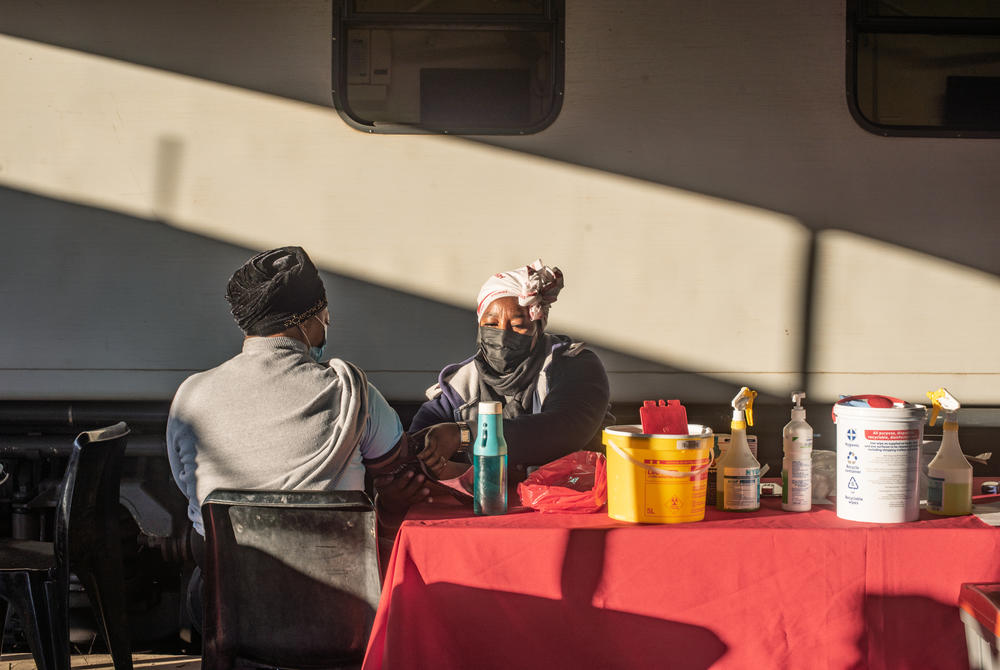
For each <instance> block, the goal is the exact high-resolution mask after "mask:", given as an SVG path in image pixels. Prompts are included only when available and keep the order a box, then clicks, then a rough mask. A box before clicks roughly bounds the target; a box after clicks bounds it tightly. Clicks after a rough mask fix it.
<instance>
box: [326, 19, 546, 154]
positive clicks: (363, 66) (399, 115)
mask: <svg viewBox="0 0 1000 670" xmlns="http://www.w3.org/2000/svg"><path fill="white" fill-rule="evenodd" d="M563 10H564V3H563V0H340V1H339V2H334V26H333V28H334V29H333V40H334V42H333V99H334V104H335V105H336V106H337V109H338V110H339V111H340V114H341V116H342V117H343V118H344V119H345V120H346V121H347V122H348V123H349V124H351V125H352V126H354V127H356V128H359V129H363V130H366V131H369V132H388V133H400V132H403V133H406V132H411V133H412V132H438V133H456V134H465V135H480V134H515V135H516V134H524V133H533V132H538V131H539V130H542V129H543V128H545V127H546V126H548V125H549V124H551V123H552V122H553V121H554V120H555V118H556V116H557V115H558V114H559V110H560V109H561V107H562V93H563V54H564V48H563V47H564V42H563V35H564V23H563V14H564V11H563Z"/></svg>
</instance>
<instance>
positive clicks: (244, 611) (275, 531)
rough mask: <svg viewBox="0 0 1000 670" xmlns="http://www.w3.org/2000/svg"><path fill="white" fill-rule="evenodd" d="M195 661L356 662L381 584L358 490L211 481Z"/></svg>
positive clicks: (210, 664) (208, 664)
mask: <svg viewBox="0 0 1000 670" xmlns="http://www.w3.org/2000/svg"><path fill="white" fill-rule="evenodd" d="M201 513H202V518H203V519H204V523H205V561H204V580H205V608H204V609H205V618H204V625H203V630H202V640H203V654H202V656H203V658H202V669H203V670H220V669H228V668H233V667H234V666H235V665H236V664H237V663H238V662H249V663H251V664H257V665H264V666H271V667H282V668H350V667H360V665H361V662H362V660H364V654H365V647H366V646H367V643H368V637H369V635H370V634H371V629H372V623H373V622H374V619H375V609H376V608H377V607H378V599H379V594H380V591H381V583H380V580H379V571H378V554H377V546H376V542H375V508H374V507H373V505H372V503H371V500H369V498H368V496H367V495H365V494H364V493H363V492H362V491H294V492H293V491H231V490H217V491H213V492H212V493H211V494H210V495H209V496H208V498H206V500H205V502H204V504H203V505H202V508H201Z"/></svg>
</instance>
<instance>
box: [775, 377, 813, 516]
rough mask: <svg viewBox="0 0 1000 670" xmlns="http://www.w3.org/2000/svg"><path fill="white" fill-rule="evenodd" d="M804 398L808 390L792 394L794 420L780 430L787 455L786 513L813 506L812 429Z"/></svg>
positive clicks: (783, 482)
mask: <svg viewBox="0 0 1000 670" xmlns="http://www.w3.org/2000/svg"><path fill="white" fill-rule="evenodd" d="M805 397H806V393H805V391H799V392H798V393H793V394H792V402H794V403H795V407H793V408H792V420H791V421H789V422H788V423H786V424H785V427H784V429H783V430H782V431H781V442H782V447H783V451H784V456H785V457H784V459H782V461H781V509H783V510H785V511H786V512H808V511H809V510H810V509H812V446H813V429H812V426H810V425H809V424H808V423H806V410H805V408H804V407H803V406H802V399H803V398H805Z"/></svg>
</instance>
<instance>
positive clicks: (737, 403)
mask: <svg viewBox="0 0 1000 670" xmlns="http://www.w3.org/2000/svg"><path fill="white" fill-rule="evenodd" d="M756 397H757V392H756V391H754V390H752V389H750V388H748V387H746V386H744V387H743V388H741V389H740V392H739V393H737V394H736V397H735V398H733V402H732V405H733V421H740V420H742V417H741V416H739V415H740V413H745V414H746V418H747V419H746V420H747V425H750V426H752V425H753V401H754V398H756Z"/></svg>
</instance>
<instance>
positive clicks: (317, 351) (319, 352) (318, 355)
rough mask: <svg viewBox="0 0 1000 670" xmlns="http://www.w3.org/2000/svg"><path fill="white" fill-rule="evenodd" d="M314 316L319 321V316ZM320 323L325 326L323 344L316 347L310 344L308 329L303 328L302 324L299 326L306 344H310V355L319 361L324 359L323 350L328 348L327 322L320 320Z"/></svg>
mask: <svg viewBox="0 0 1000 670" xmlns="http://www.w3.org/2000/svg"><path fill="white" fill-rule="evenodd" d="M312 318H314V319H316V320H317V321H319V317H318V316H315V315H314V316H313V317H312ZM319 323H320V325H321V326H323V344H321V345H320V346H318V347H314V346H312V345H311V344H309V336H308V335H306V331H305V330H304V329H303V328H302V326H299V332H300V333H302V337H304V338H305V339H306V344H307V345H309V357H310V358H312V359H313V360H314V361H316V362H317V363H319V362H320V360H322V358H323V352H324V351H325V350H326V335H327V327H326V324H325V323H323V322H322V321H319Z"/></svg>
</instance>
